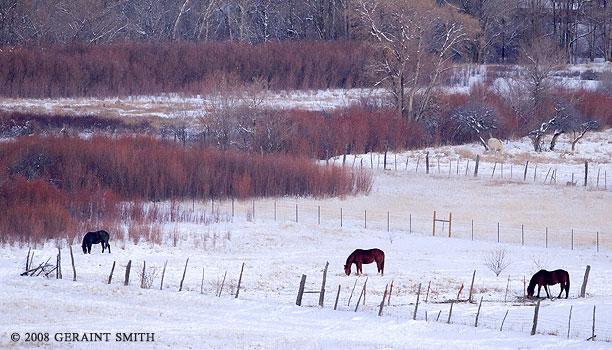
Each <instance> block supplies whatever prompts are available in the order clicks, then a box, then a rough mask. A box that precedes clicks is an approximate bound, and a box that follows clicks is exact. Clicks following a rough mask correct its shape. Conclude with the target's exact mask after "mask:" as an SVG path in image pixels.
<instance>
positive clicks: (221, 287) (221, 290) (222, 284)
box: [217, 270, 227, 298]
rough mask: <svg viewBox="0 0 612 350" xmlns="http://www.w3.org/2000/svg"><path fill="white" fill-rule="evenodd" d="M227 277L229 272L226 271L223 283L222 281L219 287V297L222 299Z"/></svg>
mask: <svg viewBox="0 0 612 350" xmlns="http://www.w3.org/2000/svg"><path fill="white" fill-rule="evenodd" d="M226 277H227V270H225V273H224V274H223V281H221V286H220V287H219V293H218V294H217V297H219V298H221V293H223V287H224V286H225V278H226Z"/></svg>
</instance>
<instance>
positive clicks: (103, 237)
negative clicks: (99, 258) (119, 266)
mask: <svg viewBox="0 0 612 350" xmlns="http://www.w3.org/2000/svg"><path fill="white" fill-rule="evenodd" d="M109 237H110V236H109V234H108V232H106V231H104V230H100V231H96V232H87V234H86V235H85V237H83V245H81V247H82V248H83V254H87V253H89V254H91V245H92V244H98V243H102V253H104V249H105V248H108V252H109V253H110V252H111V249H110V244H108V239H109Z"/></svg>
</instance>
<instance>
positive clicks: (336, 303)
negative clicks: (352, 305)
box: [334, 284, 341, 310]
mask: <svg viewBox="0 0 612 350" xmlns="http://www.w3.org/2000/svg"><path fill="white" fill-rule="evenodd" d="M340 286H341V285H340V284H339V285H338V294H336V302H335V303H334V310H336V309H337V308H338V299H339V298H340Z"/></svg>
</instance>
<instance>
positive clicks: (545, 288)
mask: <svg viewBox="0 0 612 350" xmlns="http://www.w3.org/2000/svg"><path fill="white" fill-rule="evenodd" d="M544 291H546V297H547V298H550V293H548V285H547V284H545V285H544Z"/></svg>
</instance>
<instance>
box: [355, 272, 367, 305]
mask: <svg viewBox="0 0 612 350" xmlns="http://www.w3.org/2000/svg"><path fill="white" fill-rule="evenodd" d="M367 283H368V278H367V277H366V280H365V282H364V283H363V288H362V289H361V294H359V299H357V305H355V312H357V309H358V308H359V302H361V297H362V296H363V295H364V294H365V290H366V284H367ZM364 302H365V296H364Z"/></svg>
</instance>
